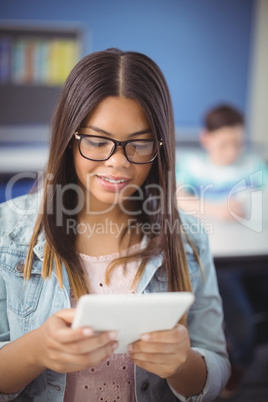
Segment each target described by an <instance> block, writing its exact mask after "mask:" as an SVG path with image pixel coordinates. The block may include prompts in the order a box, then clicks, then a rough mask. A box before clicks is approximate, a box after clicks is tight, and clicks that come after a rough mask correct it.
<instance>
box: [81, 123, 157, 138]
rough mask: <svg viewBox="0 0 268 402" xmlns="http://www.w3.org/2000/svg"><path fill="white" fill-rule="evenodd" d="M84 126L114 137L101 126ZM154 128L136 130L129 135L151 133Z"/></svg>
mask: <svg viewBox="0 0 268 402" xmlns="http://www.w3.org/2000/svg"><path fill="white" fill-rule="evenodd" d="M82 128H90V129H91V130H93V131H96V132H97V133H100V134H105V135H108V136H109V137H113V134H111V133H109V132H108V131H105V130H102V129H101V128H99V127H95V126H86V127H82ZM151 132H152V130H150V129H149V128H146V129H145V130H141V131H136V132H135V133H132V134H129V137H130V138H131V137H134V136H136V135H142V134H147V133H151Z"/></svg>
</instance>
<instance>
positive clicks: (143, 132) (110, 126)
mask: <svg viewBox="0 0 268 402" xmlns="http://www.w3.org/2000/svg"><path fill="white" fill-rule="evenodd" d="M82 127H83V128H87V130H86V134H90V135H94V136H102V137H103V136H104V137H107V138H111V139H114V140H117V141H127V140H140V139H153V138H154V137H153V134H152V132H151V130H150V126H149V123H148V119H147V117H146V115H145V113H144V111H143V109H142V108H141V106H140V105H139V104H138V103H137V102H136V101H135V100H133V99H129V98H117V97H108V98H106V99H104V100H103V101H102V102H100V103H99V104H98V106H97V107H96V108H95V109H94V110H93V111H92V112H91V113H90V114H89V115H88V116H87V117H86V119H85V120H84V121H83V123H82ZM73 155H74V166H75V170H76V174H77V177H78V181H79V185H80V186H81V188H82V189H83V191H84V194H85V195H86V197H87V199H88V200H89V202H90V206H89V205H88V204H87V206H88V207H89V209H90V211H92V210H95V211H96V210H98V211H101V210H104V209H106V210H107V207H109V208H111V205H119V204H120V203H121V202H123V201H126V200H127V199H129V197H131V196H132V195H133V194H134V192H135V191H136V190H137V189H138V188H139V187H140V186H141V185H142V184H143V183H144V181H145V179H146V178H147V176H148V174H149V172H150V170H151V167H152V162H151V163H148V164H142V165H138V164H135V163H131V162H129V161H128V160H127V159H126V156H125V154H124V150H123V148H122V146H119V147H117V148H116V150H115V152H114V154H113V155H112V156H111V157H110V158H109V159H107V160H105V161H98V162H96V161H91V160H88V159H85V158H84V157H83V156H82V155H81V154H80V152H79V147H78V141H75V143H74V148H73ZM133 198H134V197H133ZM130 200H131V199H130Z"/></svg>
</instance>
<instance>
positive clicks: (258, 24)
mask: <svg viewBox="0 0 268 402" xmlns="http://www.w3.org/2000/svg"><path fill="white" fill-rule="evenodd" d="M255 18H256V20H255V31H254V36H253V44H252V45H253V46H252V50H253V51H252V66H251V78H250V80H251V82H250V93H249V105H248V120H249V121H248V127H249V134H250V137H251V138H252V140H253V142H254V143H255V144H256V145H257V146H258V148H260V149H261V150H262V152H264V153H265V157H266V159H267V160H268V1H267V0H256V14H255Z"/></svg>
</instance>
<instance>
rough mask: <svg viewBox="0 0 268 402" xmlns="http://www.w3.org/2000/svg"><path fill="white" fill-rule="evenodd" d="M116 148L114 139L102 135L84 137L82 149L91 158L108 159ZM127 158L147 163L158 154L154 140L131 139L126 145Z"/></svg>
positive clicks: (81, 143)
mask: <svg viewBox="0 0 268 402" xmlns="http://www.w3.org/2000/svg"><path fill="white" fill-rule="evenodd" d="M114 149H115V144H114V142H113V141H111V140H109V139H105V138H100V137H97V136H96V137H94V136H91V137H82V138H81V142H80V151H81V153H82V155H83V156H84V157H86V158H89V159H94V160H100V161H101V160H105V159H108V158H109V157H110V156H111V155H112V153H113V151H114ZM125 152H126V155H127V158H128V160H129V161H131V162H137V163H146V162H148V161H150V160H151V159H153V158H154V156H155V155H156V146H155V141H154V140H144V141H130V142H128V143H127V144H126V145H125Z"/></svg>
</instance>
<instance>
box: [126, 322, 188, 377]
mask: <svg viewBox="0 0 268 402" xmlns="http://www.w3.org/2000/svg"><path fill="white" fill-rule="evenodd" d="M189 350H190V339H189V335H188V331H187V329H186V328H185V327H184V326H183V325H180V324H177V325H176V326H175V327H174V328H173V329H172V330H168V331H158V332H151V333H149V334H144V335H143V336H142V337H141V340H140V341H137V342H134V343H132V344H131V345H129V356H130V358H131V360H133V362H134V363H135V364H137V365H138V366H140V367H142V368H143V369H145V370H147V371H150V372H151V373H154V374H156V375H158V376H159V377H162V378H168V377H171V376H172V375H174V374H175V373H176V372H178V371H179V369H180V367H181V366H182V365H183V363H184V362H185V361H186V359H187V354H188V351H189Z"/></svg>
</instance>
